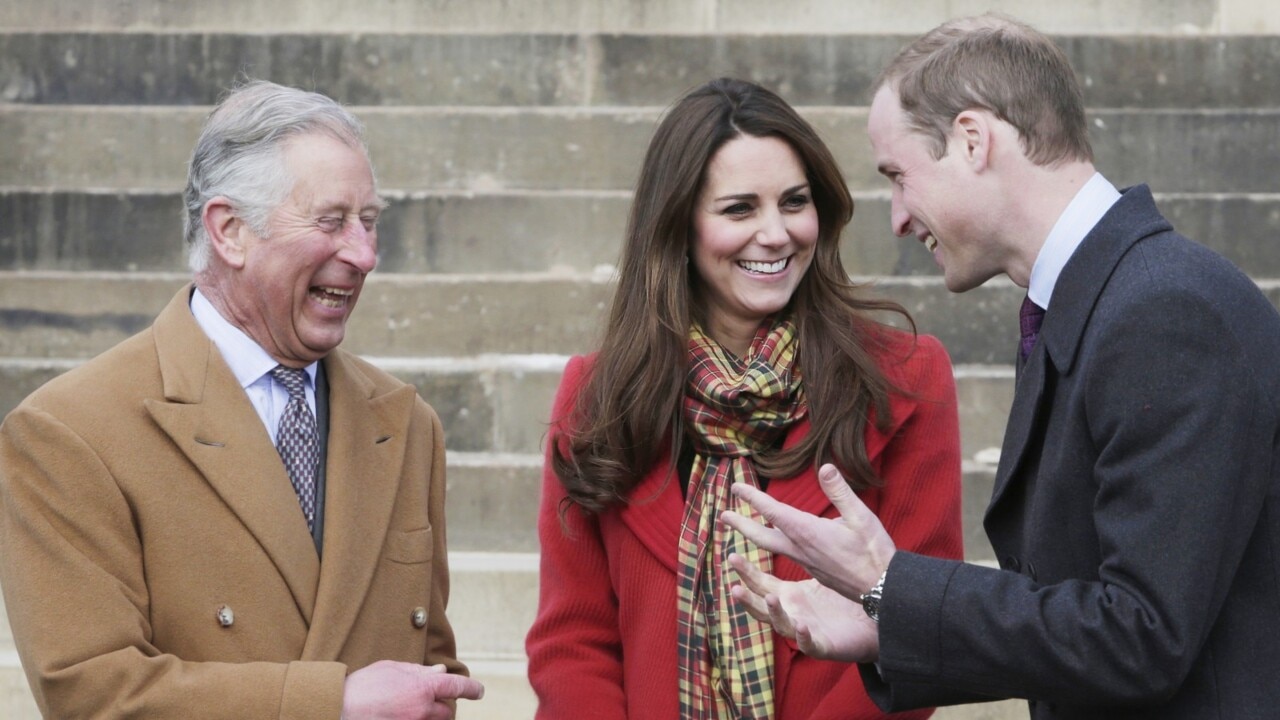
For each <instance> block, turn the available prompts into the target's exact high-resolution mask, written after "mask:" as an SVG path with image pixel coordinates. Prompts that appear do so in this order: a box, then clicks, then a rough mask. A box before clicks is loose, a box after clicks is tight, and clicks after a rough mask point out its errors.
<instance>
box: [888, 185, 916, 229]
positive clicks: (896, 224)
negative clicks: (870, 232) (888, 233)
mask: <svg viewBox="0 0 1280 720" xmlns="http://www.w3.org/2000/svg"><path fill="white" fill-rule="evenodd" d="M889 224H890V225H891V226H892V227H893V234H894V235H897V236H898V237H906V236H907V235H909V234H911V213H909V212H907V210H906V208H904V207H903V205H902V198H901V197H899V196H898V191H897V190H896V189H895V190H894V191H893V201H892V203H890V205H889Z"/></svg>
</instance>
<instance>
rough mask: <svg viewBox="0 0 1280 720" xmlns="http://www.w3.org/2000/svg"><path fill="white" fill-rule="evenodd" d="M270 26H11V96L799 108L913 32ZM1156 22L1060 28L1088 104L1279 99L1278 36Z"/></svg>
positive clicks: (826, 98) (4, 42) (841, 96)
mask: <svg viewBox="0 0 1280 720" xmlns="http://www.w3.org/2000/svg"><path fill="white" fill-rule="evenodd" d="M770 14H773V15H776V14H777V13H770ZM264 27H269V28H271V29H272V32H271V33H270V34H259V33H249V34H246V33H217V32H184V31H176V32H169V31H165V32H138V31H133V30H130V31H126V32H107V31H94V32H4V29H3V26H0V58H5V61H4V62H3V63H0V78H3V79H4V82H3V83H0V88H3V95H2V97H3V98H4V99H5V100H7V101H9V102H21V103H34V104H43V103H49V104H58V105H78V104H92V105H211V104H213V103H214V102H216V101H217V98H218V97H219V96H220V94H221V93H222V91H223V89H224V88H225V86H226V84H227V81H228V79H229V77H231V76H232V75H233V74H234V73H236V72H238V71H240V70H244V71H247V72H249V73H250V74H253V75H255V76H260V77H271V78H272V79H275V80H276V81H278V82H282V83H286V84H290V85H298V86H303V87H309V88H314V89H316V90H318V91H320V92H324V93H325V94H328V95H331V96H333V97H336V98H338V99H340V100H342V101H343V102H345V103H348V104H352V105H384V106H411V107H426V106H501V107H505V106H561V107H586V106H618V105H621V106H637V105H639V106H644V105H654V106H659V107H665V106H666V105H667V104H669V103H670V102H671V101H672V100H673V99H674V98H675V96H676V95H677V94H678V93H679V92H680V91H681V90H682V89H684V88H687V87H689V86H691V85H693V84H696V83H698V82H700V81H701V79H702V78H704V77H714V76H715V75H722V74H724V75H735V76H740V77H748V78H751V79H754V80H757V81H760V82H762V83H765V84H767V85H769V86H770V87H774V88H777V89H778V90H779V91H780V92H781V93H782V94H783V95H784V96H785V97H786V98H787V100H788V101H789V102H791V103H793V104H795V105H840V106H848V105H863V104H866V103H867V102H868V101H869V99H870V97H869V92H868V88H869V86H870V84H871V82H872V81H873V80H874V79H875V75H876V73H877V72H878V71H879V69H880V68H881V67H883V66H884V65H885V63H886V62H887V61H888V60H889V58H890V57H892V55H893V54H894V53H895V52H896V51H897V49H898V48H900V47H901V46H903V45H904V44H906V43H907V42H908V41H909V40H910V39H911V38H912V37H913V36H914V35H913V34H907V35H895V34H869V33H868V31H867V30H866V29H864V27H863V26H861V25H851V26H848V27H849V28H850V30H853V31H854V32H852V33H851V32H849V31H843V32H842V31H841V30H840V27H841V26H840V25H838V24H829V25H825V26H824V27H823V28H822V29H821V30H819V31H817V32H816V33H805V34H778V32H777V31H776V30H772V29H769V30H765V31H764V33H763V34H761V33H760V32H759V31H753V32H734V31H732V30H728V31H722V32H716V33H714V34H689V33H685V32H681V33H678V34H662V33H652V32H650V33H645V34H638V33H636V32H626V33H620V34H607V33H598V32H588V33H536V32H534V33H531V32H525V31H514V32H504V33H429V32H411V31H406V30H402V29H399V28H397V29H395V30H394V31H392V32H385V33H359V32H350V31H349V30H348V29H346V28H344V32H342V33H306V34H286V32H285V31H283V29H282V28H281V27H280V26H279V25H266V26H264ZM833 28H834V29H833ZM1150 32H1151V31H1150V30H1149V29H1143V30H1142V31H1140V33H1141V34H1136V35H1134V34H1130V35H1120V36H1116V35H1101V34H1096V33H1089V34H1084V35H1060V36H1058V37H1057V40H1058V42H1059V43H1060V45H1061V46H1062V47H1063V49H1064V51H1065V52H1066V53H1067V55H1068V57H1069V58H1070V59H1071V61H1072V66H1073V67H1075V68H1076V71H1077V72H1078V73H1079V75H1080V77H1081V79H1082V84H1083V86H1084V91H1085V102H1086V104H1087V105H1088V106H1089V107H1095V108H1098V107H1131V108H1153V107H1154V108H1161V107H1183V108H1195V107H1205V108H1221V107H1266V106H1273V105H1274V104H1275V100H1276V98H1277V96H1278V94H1280V89H1277V86H1276V84H1275V83H1274V82H1273V81H1272V79H1273V78H1274V77H1275V76H1276V75H1277V74H1280V51H1278V50H1277V48H1280V38H1277V37H1275V36H1242V37H1235V38H1232V39H1231V41H1230V42H1224V41H1223V39H1222V38H1221V37H1220V36H1216V35H1208V36H1206V35H1198V36H1197V35H1168V34H1163V35H1152V34H1150ZM694 68H696V72H694V71H692V69H694ZM797 68H803V69H804V71H803V72H802V73H797V72H796V69H797ZM1242 69H1246V71H1245V72H1241V70H1242Z"/></svg>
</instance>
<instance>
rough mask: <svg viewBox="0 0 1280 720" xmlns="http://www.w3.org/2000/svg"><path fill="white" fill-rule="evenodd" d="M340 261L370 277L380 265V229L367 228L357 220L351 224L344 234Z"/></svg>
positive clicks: (339, 253)
mask: <svg viewBox="0 0 1280 720" xmlns="http://www.w3.org/2000/svg"><path fill="white" fill-rule="evenodd" d="M338 259H339V260H341V261H342V262H345V263H347V264H348V265H350V266H352V267H354V268H355V269H356V270H359V271H360V272H361V273H362V274H365V275H368V274H369V273H371V272H373V269H374V268H375V267H377V265H378V229H377V227H374V228H372V229H369V228H366V227H365V226H364V223H362V222H360V221H359V220H357V221H356V222H353V223H349V224H348V226H347V229H346V231H345V232H344V233H343V239H342V247H341V249H339V251H338Z"/></svg>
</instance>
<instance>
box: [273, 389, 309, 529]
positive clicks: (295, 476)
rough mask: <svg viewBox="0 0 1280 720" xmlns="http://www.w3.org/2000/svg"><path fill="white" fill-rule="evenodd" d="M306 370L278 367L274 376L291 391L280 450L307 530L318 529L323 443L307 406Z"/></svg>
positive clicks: (278, 439)
mask: <svg viewBox="0 0 1280 720" xmlns="http://www.w3.org/2000/svg"><path fill="white" fill-rule="evenodd" d="M305 373H306V371H305V370H299V369H297V368H289V367H285V366H283V365H277V366H275V368H274V369H272V371H271V377H273V378H275V379H276V382H278V383H280V384H281V385H283V386H284V388H285V390H288V391H289V404H288V405H285V407H284V413H283V414H281V415H280V428H279V430H278V431H277V432H276V450H278V451H279V452H280V459H281V460H283V461H284V469H285V470H287V471H289V482H291V483H293V489H294V491H295V492H297V493H298V504H299V505H301V506H302V514H303V515H304V516H306V518H307V529H309V530H314V529H315V528H314V527H313V526H314V523H315V518H316V468H317V467H318V466H319V464H320V443H319V438H318V437H317V435H316V416H315V415H313V414H312V413H311V408H310V407H309V406H308V405H307V392H306V380H305Z"/></svg>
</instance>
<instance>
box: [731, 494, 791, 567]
mask: <svg viewBox="0 0 1280 720" xmlns="http://www.w3.org/2000/svg"><path fill="white" fill-rule="evenodd" d="M729 490H730V492H732V493H733V494H734V495H735V496H737V497H738V498H739V499H740V500H744V501H746V503H747V504H748V505H750V506H751V507H752V508H754V509H755V511H756V512H758V513H760V516H761V517H763V518H764V519H765V520H766V521H768V523H769V524H770V525H772V526H773V527H775V528H777V529H778V530H780V531H781V533H782V534H783V535H786V536H787V537H791V534H792V533H793V532H794V531H795V530H796V529H797V528H799V527H800V524H801V523H802V521H803V520H804V518H805V517H807V516H808V515H809V514H808V513H806V512H804V511H802V510H797V509H795V508H793V507H791V506H790V505H788V504H786V503H784V502H779V501H777V500H775V499H773V498H772V497H769V495H768V494H767V493H765V492H764V491H762V490H760V489H759V488H754V487H752V486H750V485H747V484H746V483H734V484H733V486H732V487H731V488H729ZM734 529H735V530H738V531H739V532H742V533H743V534H744V535H746V533H745V532H743V530H742V528H740V527H737V526H734ZM748 537H750V536H749V535H748ZM751 540H752V541H755V538H751ZM756 544H757V545H760V546H761V547H764V545H763V544H761V543H759V542H756ZM765 549H766V550H771V551H773V552H779V550H777V549H776V548H771V547H767V548H765Z"/></svg>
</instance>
